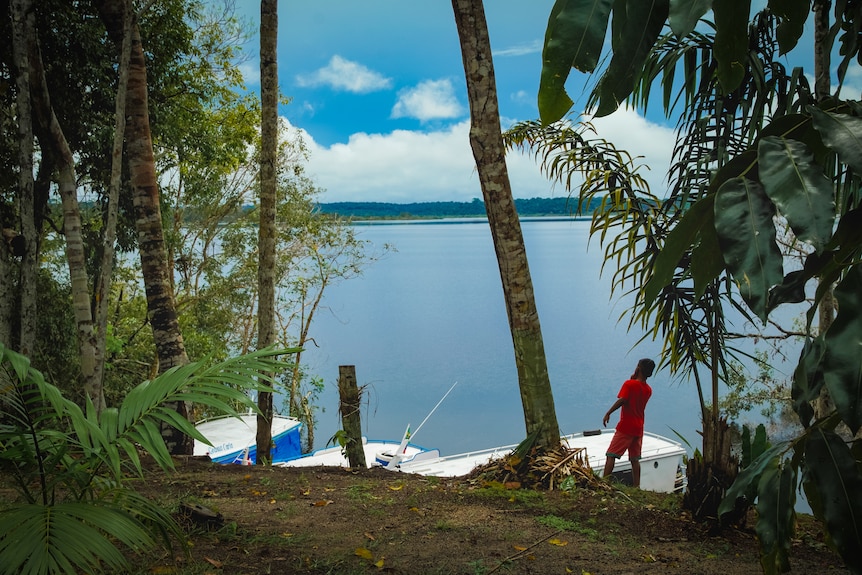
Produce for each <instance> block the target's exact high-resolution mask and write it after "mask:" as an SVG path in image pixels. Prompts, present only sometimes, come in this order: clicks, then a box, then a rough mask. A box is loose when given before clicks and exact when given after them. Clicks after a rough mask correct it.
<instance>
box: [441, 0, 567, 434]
mask: <svg viewBox="0 0 862 575" xmlns="http://www.w3.org/2000/svg"><path fill="white" fill-rule="evenodd" d="M452 9H453V11H454V13H455V23H456V25H457V27H458V36H459V38H460V41H461V57H462V60H463V62H464V74H465V76H466V80H467V95H468V99H469V101H470V145H471V147H472V148H473V156H474V158H475V159H476V169H477V171H478V173H479V181H480V183H481V186H482V196H483V197H484V200H485V210H486V212H487V213H488V223H489V224H490V227H491V236H492V237H493V240H494V250H495V251H496V253H497V263H498V265H499V267H500V277H501V279H502V282H503V294H504V296H505V300H506V312H507V314H508V317H509V328H510V330H511V332H512V342H513V344H514V350H515V365H516V366H517V370H518V383H519V387H520V390H521V402H522V404H523V407H524V420H525V423H526V428H527V435H528V436H531V435H535V436H536V444H537V445H538V446H540V447H544V448H552V447H556V446H558V445H559V444H560V429H559V425H558V423H557V414H556V411H555V410H554V396H553V394H552V392H551V383H550V378H549V376H548V364H547V359H546V357H545V346H544V342H543V341H542V330H541V326H540V324H539V314H538V311H537V309H536V301H535V297H534V295H533V283H532V280H531V278H530V269H529V266H528V265H527V251H526V248H525V247H524V238H523V235H522V234H521V224H520V221H519V220H518V213H517V211H516V210H515V202H514V200H513V198H512V189H511V185H510V182H509V174H508V171H507V169H506V158H505V147H504V146H503V137H502V131H501V129H500V114H499V106H498V103H497V88H496V84H495V79H494V63H493V61H492V58H491V42H490V39H489V36H488V25H487V22H486V21H485V9H484V7H483V5H482V2H481V0H452Z"/></svg>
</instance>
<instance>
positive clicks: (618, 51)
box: [595, 0, 668, 117]
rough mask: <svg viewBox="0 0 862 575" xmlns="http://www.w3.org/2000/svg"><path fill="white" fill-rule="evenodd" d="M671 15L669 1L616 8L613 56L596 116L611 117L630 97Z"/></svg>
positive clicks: (632, 1) (641, 0)
mask: <svg viewBox="0 0 862 575" xmlns="http://www.w3.org/2000/svg"><path fill="white" fill-rule="evenodd" d="M667 15H668V0H627V1H625V2H622V1H620V2H617V3H616V4H615V5H614V12H613V21H612V22H611V42H612V44H613V56H612V57H611V63H610V64H609V65H608V68H607V70H605V72H604V74H602V77H601V79H600V80H599V83H598V86H596V92H597V94H598V107H597V108H596V112H595V115H596V116H599V117H601V116H607V115H608V114H611V113H613V112H615V111H616V110H617V108H619V106H620V104H621V103H622V102H623V101H624V100H625V99H626V98H628V97H629V95H630V94H631V93H632V90H633V89H634V87H635V84H636V83H637V81H638V77H639V75H640V73H641V70H642V69H643V66H644V62H646V58H647V56H648V55H649V53H650V50H652V47H653V44H655V42H656V40H657V39H658V37H659V34H660V33H661V31H662V28H663V27H664V23H665V21H666V20H667Z"/></svg>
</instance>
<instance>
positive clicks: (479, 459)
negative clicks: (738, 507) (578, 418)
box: [398, 429, 685, 493]
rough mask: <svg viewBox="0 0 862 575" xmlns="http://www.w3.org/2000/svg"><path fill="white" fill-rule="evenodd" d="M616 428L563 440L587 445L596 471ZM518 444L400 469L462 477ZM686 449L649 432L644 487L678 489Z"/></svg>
mask: <svg viewBox="0 0 862 575" xmlns="http://www.w3.org/2000/svg"><path fill="white" fill-rule="evenodd" d="M613 434H614V430H612V429H606V430H602V432H601V433H589V432H588V433H587V434H584V433H574V434H572V435H566V436H563V437H562V438H561V439H562V441H563V443H564V444H565V445H566V446H568V447H569V448H572V449H573V448H579V447H583V448H586V450H587V461H588V462H589V465H590V467H591V468H592V469H593V471H595V472H596V473H601V472H602V471H603V469H604V465H605V459H606V455H605V454H606V452H607V449H608V446H609V445H610V443H611V439H612V438H613ZM516 447H517V445H506V446H502V447H495V448H492V449H485V450H482V451H473V452H469V453H461V454H458V455H449V456H444V457H438V458H436V459H422V460H419V461H406V462H403V463H401V464H400V465H399V466H398V469H399V471H402V472H405V473H416V474H419V475H427V476H437V477H459V476H462V475H467V474H468V473H470V472H471V471H473V470H474V469H475V468H476V467H477V466H479V465H484V464H486V463H489V462H491V461H494V460H496V459H500V458H503V457H505V456H506V455H508V454H509V453H511V452H512V451H513V450H514V449H515V448H516ZM684 454H685V449H684V448H683V447H682V445H681V444H679V443H677V442H675V441H672V440H670V439H667V438H666V437H662V436H660V435H655V434H653V433H645V434H644V440H643V449H642V452H641V485H640V487H641V489H644V490H648V491H658V492H665V493H670V492H673V491H675V490H676V488H677V485H676V484H677V471H678V469H679V468H680V465H681V464H682V456H683V455H684ZM627 471H629V472H630V471H631V463H630V462H629V460H628V459H627V458H625V457H623V458H622V459H619V460H617V462H616V465H615V466H614V472H615V473H617V472H623V473H625V472H627Z"/></svg>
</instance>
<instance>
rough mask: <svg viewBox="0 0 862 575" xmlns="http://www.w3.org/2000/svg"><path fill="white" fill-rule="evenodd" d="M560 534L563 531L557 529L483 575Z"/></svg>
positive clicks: (489, 573) (488, 574)
mask: <svg viewBox="0 0 862 575" xmlns="http://www.w3.org/2000/svg"><path fill="white" fill-rule="evenodd" d="M562 532H563V530H562V529H557V530H556V531H554V532H553V533H551V534H550V535H548V536H547V537H545V538H543V539H539V540H538V541H536V542H535V543H533V544H532V545H530V546H529V547H526V548H524V549H521V550H520V551H518V552H517V553H515V554H514V555H510V556H508V557H506V558H505V559H503V560H502V561H500V563H498V564H497V566H496V567H494V568H493V569H491V570H490V571H488V572H487V573H486V574H485V575H491V573H493V572H494V571H496V570H497V569H499V568H500V567H502V566H503V565H505V564H506V563H508V562H510V561H515V560H516V559H520V558H521V557H523V556H524V555H525V554H526V553H527V551H529V550H530V549H532V548H533V547H536V546H537V545H541V544H542V543H544V542H545V541H547V540H548V539H550V538H551V537H553V536H554V535H559V534H560V533H562Z"/></svg>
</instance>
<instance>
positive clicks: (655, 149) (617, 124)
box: [592, 107, 676, 197]
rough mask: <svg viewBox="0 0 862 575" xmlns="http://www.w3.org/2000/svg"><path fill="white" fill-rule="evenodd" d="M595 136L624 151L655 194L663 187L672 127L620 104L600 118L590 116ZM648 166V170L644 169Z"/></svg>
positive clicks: (671, 150) (668, 161)
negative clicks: (609, 113)
mask: <svg viewBox="0 0 862 575" xmlns="http://www.w3.org/2000/svg"><path fill="white" fill-rule="evenodd" d="M592 124H593V126H594V127H595V129H596V137H598V138H601V139H603V140H606V141H608V142H611V143H613V144H614V145H615V146H616V148H617V149H618V150H626V151H627V152H628V153H629V154H631V156H632V161H633V163H634V165H635V166H643V167H642V168H641V170H640V172H641V177H643V178H644V179H645V180H647V182H648V183H649V185H650V190H651V191H652V193H653V194H655V195H656V196H659V197H663V196H664V195H665V190H667V187H668V186H667V170H668V168H669V167H670V161H671V155H672V153H673V147H674V144H675V142H676V136H675V135H674V131H673V128H669V127H667V126H662V125H660V124H656V123H655V122H650V121H649V120H647V119H646V118H644V117H643V116H640V115H639V114H638V113H637V112H635V111H634V110H632V109H630V108H625V107H622V108H620V109H618V110H617V111H616V112H614V113H613V114H611V115H609V116H605V117H603V118H594V119H593V120H592ZM647 168H649V169H647Z"/></svg>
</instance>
